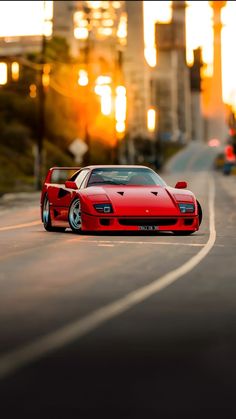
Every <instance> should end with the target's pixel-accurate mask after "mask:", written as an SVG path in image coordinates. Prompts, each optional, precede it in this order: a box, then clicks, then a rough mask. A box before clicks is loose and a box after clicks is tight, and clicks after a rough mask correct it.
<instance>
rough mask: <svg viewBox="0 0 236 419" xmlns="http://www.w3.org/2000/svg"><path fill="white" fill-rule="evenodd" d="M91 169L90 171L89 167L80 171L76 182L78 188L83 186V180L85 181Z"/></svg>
mask: <svg viewBox="0 0 236 419" xmlns="http://www.w3.org/2000/svg"><path fill="white" fill-rule="evenodd" d="M89 171H90V170H89V169H84V170H81V171H80V172H79V173H78V175H77V178H76V179H75V183H76V185H77V187H78V188H81V185H82V182H83V180H85V178H86V176H87V174H88V173H89Z"/></svg>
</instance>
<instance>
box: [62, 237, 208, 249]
mask: <svg viewBox="0 0 236 419" xmlns="http://www.w3.org/2000/svg"><path fill="white" fill-rule="evenodd" d="M77 241H78V242H80V243H81V244H84V243H95V244H98V243H104V244H105V243H112V244H113V245H115V244H139V245H140V244H141V245H143V244H151V245H154V246H159V245H165V244H166V245H168V246H193V247H195V246H196V247H203V246H205V245H206V243H181V242H178V243H176V242H175V243H172V242H162V241H161V242H160V241H156V242H150V241H130V240H129V241H126V240H88V239H84V240H78V239H69V240H67V243H69V242H77Z"/></svg>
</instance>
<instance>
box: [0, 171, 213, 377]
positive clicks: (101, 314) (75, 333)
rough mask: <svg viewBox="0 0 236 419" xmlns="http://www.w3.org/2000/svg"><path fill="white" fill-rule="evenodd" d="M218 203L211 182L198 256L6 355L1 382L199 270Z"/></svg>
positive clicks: (2, 360) (209, 244) (210, 242)
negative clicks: (205, 235)
mask: <svg viewBox="0 0 236 419" xmlns="http://www.w3.org/2000/svg"><path fill="white" fill-rule="evenodd" d="M214 200H215V184H214V181H213V179H212V178H209V230H210V234H209V239H208V241H207V243H206V245H205V246H204V247H203V248H202V249H201V250H200V251H199V252H198V253H197V254H196V255H195V256H193V257H191V258H190V259H189V260H188V261H187V262H185V263H184V264H183V265H182V266H180V267H179V268H177V269H174V270H173V271H170V272H168V273H167V274H165V275H163V276H162V277H160V278H158V279H156V280H155V281H153V282H151V283H150V284H148V285H145V286H144V287H141V288H139V289H137V290H135V291H132V292H130V293H129V294H127V295H126V296H125V297H122V298H120V299H119V300H117V301H114V302H113V303H110V304H107V305H106V306H104V307H102V308H100V309H98V310H95V311H93V312H92V313H91V314H88V315H87V316H85V317H83V318H82V319H79V320H76V321H74V322H72V323H70V324H68V325H67V326H65V327H62V328H61V329H59V330H57V331H56V332H53V333H49V334H48V335H45V336H43V337H41V338H39V339H37V340H35V341H34V342H32V343H29V344H28V345H25V346H23V347H21V348H19V349H16V350H14V351H12V352H9V353H7V354H5V355H2V356H1V357H0V378H2V379H3V378H6V377H8V376H9V375H11V374H13V373H14V372H15V371H17V370H18V369H19V368H22V367H24V366H26V365H28V364H30V363H32V362H35V361H37V360H38V359H40V358H42V357H44V356H46V355H48V354H50V353H52V352H54V351H56V350H58V349H60V348H62V347H64V346H65V345H67V344H70V343H71V342H73V341H74V340H76V339H79V338H81V337H82V336H84V335H86V334H88V333H89V332H91V331H92V330H94V329H96V328H97V327H99V326H101V325H102V324H104V323H105V322H107V321H108V320H110V319H112V318H114V317H116V316H118V315H120V314H122V313H124V312H126V311H127V310H129V309H130V308H132V307H134V306H136V305H137V304H139V303H142V302H143V301H144V300H146V299H147V298H149V297H151V296H152V295H154V294H156V293H158V292H160V291H161V290H163V289H164V288H166V287H168V286H169V285H171V284H173V283H174V282H175V281H177V279H179V278H181V277H182V276H183V275H186V274H187V273H188V272H190V271H191V270H192V269H193V268H195V267H196V266H197V265H198V264H199V263H200V262H201V261H202V260H203V259H204V258H205V257H206V256H207V255H208V253H209V252H210V250H211V249H212V248H213V246H214V243H215V240H216V230H215V210H214Z"/></svg>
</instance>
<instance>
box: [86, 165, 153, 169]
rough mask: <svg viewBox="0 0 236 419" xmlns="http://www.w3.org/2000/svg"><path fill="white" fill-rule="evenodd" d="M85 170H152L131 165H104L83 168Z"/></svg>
mask: <svg viewBox="0 0 236 419" xmlns="http://www.w3.org/2000/svg"><path fill="white" fill-rule="evenodd" d="M83 169H91V170H92V169H150V170H152V169H151V168H150V167H147V166H139V165H131V164H103V165H92V166H86V167H83Z"/></svg>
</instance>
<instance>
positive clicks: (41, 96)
mask: <svg viewBox="0 0 236 419" xmlns="http://www.w3.org/2000/svg"><path fill="white" fill-rule="evenodd" d="M44 8H45V2H44ZM43 29H44V28H43ZM45 52H46V36H45V34H44V32H43V34H42V42H41V57H40V64H41V69H40V71H39V75H38V76H39V80H38V130H37V131H38V132H37V145H36V155H35V189H36V190H41V187H42V165H43V140H44V135H45V90H44V83H43V75H44V64H45Z"/></svg>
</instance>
